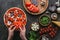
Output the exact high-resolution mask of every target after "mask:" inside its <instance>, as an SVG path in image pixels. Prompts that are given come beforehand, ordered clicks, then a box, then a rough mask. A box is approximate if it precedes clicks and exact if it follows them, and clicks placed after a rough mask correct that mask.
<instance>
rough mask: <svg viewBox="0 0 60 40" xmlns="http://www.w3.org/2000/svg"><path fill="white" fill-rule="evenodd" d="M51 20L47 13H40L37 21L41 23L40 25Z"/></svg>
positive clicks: (44, 24)
mask: <svg viewBox="0 0 60 40" xmlns="http://www.w3.org/2000/svg"><path fill="white" fill-rule="evenodd" d="M50 22H51V19H50V17H49V15H47V14H44V15H41V16H40V17H39V23H40V24H41V25H42V26H48V25H49V24H50Z"/></svg>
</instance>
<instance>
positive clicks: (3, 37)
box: [0, 0, 60, 40]
mask: <svg viewBox="0 0 60 40" xmlns="http://www.w3.org/2000/svg"><path fill="white" fill-rule="evenodd" d="M56 1H57V0H49V6H50V5H51V4H54V3H55V2H56ZM11 7H19V8H21V9H23V10H24V11H25V12H26V14H27V18H28V19H27V25H26V28H27V34H28V32H29V30H28V28H29V26H30V24H31V23H32V22H37V21H38V17H39V16H40V15H38V16H32V15H30V14H29V13H28V12H27V11H26V10H25V9H24V7H23V0H0V40H7V38H8V29H7V28H6V26H5V25H4V22H3V15H4V13H5V12H6V10H7V9H9V8H11ZM47 10H48V9H47ZM43 14H44V13H43ZM43 14H41V15H43ZM58 20H60V19H59V15H58ZM18 34H19V32H15V34H14V37H13V40H20V37H19V35H18ZM27 36H28V35H27ZM51 40H60V31H58V32H57V35H56V37H55V38H53V39H51Z"/></svg>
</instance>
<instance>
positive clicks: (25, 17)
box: [3, 7, 27, 28]
mask: <svg viewBox="0 0 60 40" xmlns="http://www.w3.org/2000/svg"><path fill="white" fill-rule="evenodd" d="M12 9H17V10H19V11H21V12H22V13H23V14H24V16H25V21H26V23H27V16H26V14H25V12H24V11H23V10H22V9H21V8H18V7H12V8H9V9H8V10H7V11H6V12H5V14H4V16H3V20H4V24H5V25H6V27H7V28H8V27H9V26H8V25H7V23H6V22H5V20H6V18H5V15H6V14H7V13H8V11H10V10H12ZM26 23H25V24H24V25H23V26H26ZM10 26H11V25H10Z"/></svg>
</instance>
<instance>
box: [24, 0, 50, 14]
mask: <svg viewBox="0 0 60 40" xmlns="http://www.w3.org/2000/svg"><path fill="white" fill-rule="evenodd" d="M48 4H49V0H46V3H45V7H44V8H42V9H43V10H41V12H37V13H33V12H30V11H29V10H28V9H27V8H26V5H25V0H23V6H24V8H25V10H26V11H27V12H28V13H29V14H32V15H39V14H42V13H43V12H45V11H46V9H47V8H48ZM39 5H40V3H39ZM38 7H40V6H38ZM39 9H40V8H39Z"/></svg>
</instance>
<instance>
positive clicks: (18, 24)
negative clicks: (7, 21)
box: [13, 21, 22, 29]
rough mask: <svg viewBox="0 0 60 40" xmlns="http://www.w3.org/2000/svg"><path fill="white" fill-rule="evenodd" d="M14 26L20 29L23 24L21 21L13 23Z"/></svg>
mask: <svg viewBox="0 0 60 40" xmlns="http://www.w3.org/2000/svg"><path fill="white" fill-rule="evenodd" d="M13 25H14V26H15V27H16V29H18V28H19V27H22V22H21V21H17V22H13Z"/></svg>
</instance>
